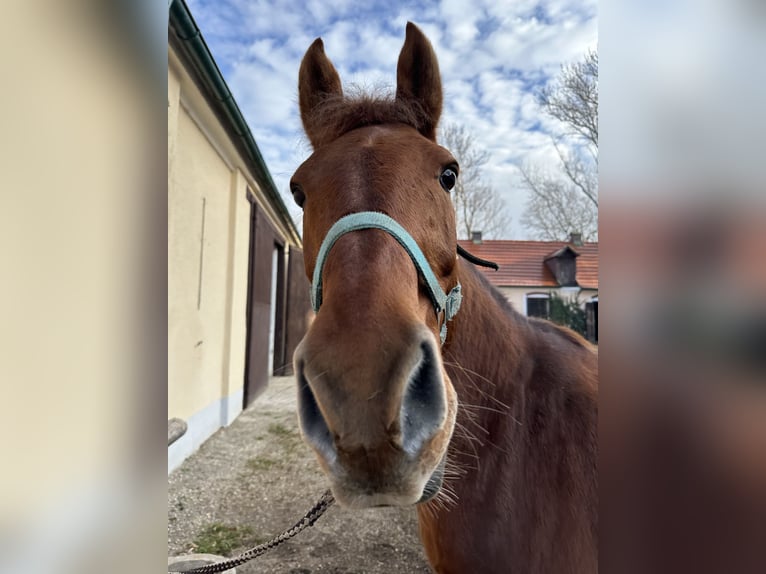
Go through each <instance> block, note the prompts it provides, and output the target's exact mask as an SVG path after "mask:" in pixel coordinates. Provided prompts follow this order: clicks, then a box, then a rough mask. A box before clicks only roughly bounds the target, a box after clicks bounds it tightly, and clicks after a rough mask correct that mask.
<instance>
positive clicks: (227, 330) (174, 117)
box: [168, 49, 289, 431]
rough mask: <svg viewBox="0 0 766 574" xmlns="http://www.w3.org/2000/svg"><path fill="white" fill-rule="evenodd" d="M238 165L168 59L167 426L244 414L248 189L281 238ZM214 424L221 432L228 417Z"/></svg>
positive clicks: (184, 75)
mask: <svg viewBox="0 0 766 574" xmlns="http://www.w3.org/2000/svg"><path fill="white" fill-rule="evenodd" d="M246 165H247V164H246V163H245V162H244V161H243V160H242V158H241V157H240V155H239V152H238V150H237V148H236V147H234V145H233V143H232V141H231V139H230V137H229V135H228V134H227V132H226V131H225V129H224V127H223V126H222V124H221V123H220V121H219V120H218V118H217V117H216V115H215V114H214V113H213V112H212V110H211V109H210V106H209V104H208V102H207V101H206V100H205V98H204V97H203V95H202V93H201V92H200V90H199V89H198V87H197V85H196V84H195V83H194V81H193V80H192V78H191V76H190V75H189V72H188V70H186V69H185V68H184V66H183V65H182V63H181V62H180V60H179V59H178V58H177V56H176V54H175V52H174V51H173V50H172V49H170V50H169V54H168V418H171V417H178V418H182V419H184V420H189V418H190V417H192V416H193V415H195V414H197V415H199V414H200V413H201V412H202V411H203V410H204V409H206V408H208V409H209V408H211V407H215V404H216V402H218V401H221V400H222V399H225V398H226V397H229V398H231V401H230V403H231V404H229V405H228V406H227V407H225V408H227V409H228V410H229V411H231V410H232V409H234V410H235V411H236V410H238V409H241V406H242V405H241V398H239V395H237V393H241V391H242V389H243V387H244V375H245V352H246V348H245V346H246V334H247V325H246V305H247V288H248V261H249V240H250V209H251V207H250V203H249V202H248V200H247V190H248V189H249V190H250V191H251V192H252V194H253V196H254V197H255V198H256V201H257V202H258V204H259V205H260V206H261V207H262V208H263V213H264V214H265V215H266V216H267V217H269V219H270V220H271V221H272V224H273V227H274V229H276V230H278V232H281V233H285V234H286V232H285V231H284V225H283V224H282V225H281V224H280V222H279V221H277V220H276V217H275V215H274V213H275V212H274V209H273V208H272V207H271V205H269V203H268V200H267V199H266V196H265V194H264V193H263V191H262V190H261V189H260V187H259V186H258V184H257V183H256V182H255V180H254V178H253V177H252V175H251V174H250V172H249V171H247V167H246ZM203 204H204V238H203V230H202V229H203ZM284 239H285V240H286V241H287V243H288V245H289V239H288V238H287V236H286V235H285V237H284ZM237 401H238V402H239V404H234V403H236V402H237ZM219 418H220V419H221V424H226V422H227V420H228V419H229V418H231V417H227V415H226V413H221V415H220V417H219ZM190 431H191V429H190Z"/></svg>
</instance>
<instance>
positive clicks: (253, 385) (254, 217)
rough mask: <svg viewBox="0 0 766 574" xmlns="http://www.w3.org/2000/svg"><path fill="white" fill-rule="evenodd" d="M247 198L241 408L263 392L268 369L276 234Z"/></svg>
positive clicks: (270, 368) (267, 378)
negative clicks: (246, 257)
mask: <svg viewBox="0 0 766 574" xmlns="http://www.w3.org/2000/svg"><path fill="white" fill-rule="evenodd" d="M248 199H250V205H251V216H250V261H249V265H248V268H249V273H248V296H247V310H246V321H247V336H246V347H247V348H246V353H245V392H244V399H243V400H244V407H247V406H248V405H249V404H250V403H252V402H253V400H254V399H255V398H256V397H257V396H258V395H259V394H260V393H262V392H263V391H264V389H265V388H266V385H267V384H268V382H269V375H270V373H271V370H272V366H271V365H270V364H269V343H270V322H271V300H272V294H271V290H272V262H273V253H274V248H275V245H276V243H275V242H276V240H277V235H276V233H275V231H274V229H273V228H272V226H271V224H270V223H269V221H268V219H267V218H266V216H265V214H264V213H263V211H262V210H261V209H260V208H259V207H258V204H257V203H255V201H254V199H253V198H252V197H251V196H250V195H248ZM277 284H279V281H277ZM277 300H278V297H277ZM275 354H276V346H275Z"/></svg>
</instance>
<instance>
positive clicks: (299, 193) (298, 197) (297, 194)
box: [290, 183, 306, 209]
mask: <svg viewBox="0 0 766 574" xmlns="http://www.w3.org/2000/svg"><path fill="white" fill-rule="evenodd" d="M290 191H291V192H292V194H293V201H295V203H296V204H297V205H298V207H300V208H301V209H303V202H304V201H306V194H304V193H303V190H302V189H301V186H300V185H298V184H297V183H293V184H291V185H290Z"/></svg>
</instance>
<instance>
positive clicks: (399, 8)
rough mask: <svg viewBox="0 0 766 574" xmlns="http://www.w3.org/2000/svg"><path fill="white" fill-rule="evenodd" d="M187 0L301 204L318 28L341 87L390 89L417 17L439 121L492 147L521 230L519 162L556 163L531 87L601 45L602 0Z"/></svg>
mask: <svg viewBox="0 0 766 574" xmlns="http://www.w3.org/2000/svg"><path fill="white" fill-rule="evenodd" d="M187 2H188V4H189V6H190V8H191V10H192V13H193V15H194V17H195V19H196V21H197V24H198V25H199V27H200V28H201V29H202V33H203V35H204V37H205V39H206V41H207V42H208V45H209V47H210V49H211V52H212V53H213V57H214V58H215V59H216V62H217V63H218V65H219V67H220V68H221V70H222V72H223V74H224V77H225V78H226V80H227V82H228V84H229V86H230V88H231V90H232V92H233V93H234V97H235V99H236V100H237V102H238V104H239V106H240V108H241V109H242V112H243V114H244V116H245V118H246V120H247V122H248V124H249V125H250V129H251V131H252V132H253V135H254V137H255V138H256V142H257V143H258V147H259V148H260V150H261V153H262V154H263V156H264V159H265V160H266V163H267V165H268V166H269V169H270V171H271V173H272V177H273V178H274V181H275V183H276V184H277V187H278V188H279V190H280V192H281V193H282V194H283V196H284V197H285V201H286V203H287V205H288V207H289V208H290V209H291V211H292V212H293V213H294V214H296V215H297V214H299V210H297V208H293V203H292V199H291V197H290V194H289V189H288V188H289V178H290V176H291V175H292V173H293V172H294V171H295V169H296V168H297V167H298V165H300V163H301V162H302V161H303V160H304V159H305V158H306V157H308V155H309V154H310V148H309V146H308V145H307V143H306V141H305V138H304V136H303V134H302V130H301V124H300V118H299V114H298V107H297V80H298V68H299V65H300V60H301V58H302V56H303V54H304V53H305V50H306V49H307V48H308V46H309V45H310V44H311V42H312V41H313V40H314V38H316V37H322V38H323V40H324V44H325V50H326V52H327V54H328V56H329V57H330V58H331V59H332V61H333V63H334V64H335V66H336V67H337V69H338V71H339V72H340V74H341V78H342V80H343V82H344V86H349V85H351V84H357V85H360V86H366V87H372V88H380V87H381V86H388V87H389V88H393V86H394V84H395V78H396V62H397V58H398V54H399V50H400V49H401V46H402V43H403V41H404V26H405V24H406V22H407V21H414V22H415V23H417V24H418V25H419V26H420V27H421V29H422V30H423V31H424V32H425V33H426V35H427V36H428V37H429V39H430V40H431V42H432V44H433V46H434V49H435V51H436V54H437V56H438V58H439V65H440V69H441V72H442V80H443V84H444V91H445V109H444V114H443V121H444V122H456V123H461V124H464V125H465V126H466V127H467V128H468V130H469V131H470V132H471V133H472V134H473V135H474V136H475V139H476V141H477V142H479V143H480V144H481V145H482V146H483V147H484V148H485V149H486V150H487V151H488V152H490V154H491V157H492V160H491V162H490V164H491V165H488V166H487V172H486V174H485V177H486V179H487V180H488V181H489V182H490V183H492V185H493V186H494V187H495V188H496V189H498V190H499V191H500V192H501V195H502V196H503V197H504V198H506V200H507V201H508V203H509V206H508V207H509V212H510V213H511V215H512V217H513V219H514V223H513V224H512V228H511V229H510V230H509V231H508V237H518V238H521V237H523V235H524V230H523V228H522V227H521V226H520V224H519V221H520V219H521V213H522V211H523V205H524V201H525V199H526V192H525V191H524V190H522V189H519V186H518V177H517V175H518V168H517V166H518V165H520V164H521V163H523V162H524V161H535V162H538V163H541V164H542V167H543V168H548V169H551V170H556V169H558V165H557V161H558V160H557V156H556V152H555V150H554V149H553V146H552V145H551V138H550V135H551V134H553V133H555V132H556V130H557V126H556V123H555V121H554V120H551V119H550V118H547V117H545V116H543V115H542V114H541V112H540V110H539V108H538V106H537V104H536V102H535V98H534V92H535V90H538V89H539V88H540V87H542V86H544V85H545V83H546V82H548V81H550V80H551V79H552V78H553V77H554V76H555V74H556V73H557V72H558V70H559V69H560V66H561V64H563V63H566V62H571V61H574V60H577V59H579V58H580V57H581V56H582V55H583V54H584V53H585V52H586V51H587V50H588V49H589V48H591V49H592V48H595V47H596V45H597V27H596V2H595V0H589V1H588V2H584V3H583V2H574V1H573V0H546V1H544V2H535V1H531V0H513V1H510V0H475V1H472V2H467V1H466V0H441V2H438V3H434V2H414V3H411V2H408V3H407V4H397V3H394V2H390V1H379V0H375V1H373V2H365V3H358V2H353V1H352V0H332V1H325V0H308V2H305V1H304V2H293V1H284V0H254V1H253V0H215V1H213V0H187Z"/></svg>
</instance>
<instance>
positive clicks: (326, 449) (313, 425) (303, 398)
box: [297, 363, 337, 463]
mask: <svg viewBox="0 0 766 574" xmlns="http://www.w3.org/2000/svg"><path fill="white" fill-rule="evenodd" d="M297 375H298V377H297V378H298V420H299V421H300V425H301V429H302V430H303V435H304V437H305V438H306V441H307V442H309V443H310V444H311V445H312V446H313V447H314V448H316V449H317V450H318V451H319V452H320V453H322V455H323V456H324V457H325V459H326V460H327V462H328V463H332V462H333V461H334V460H335V458H336V456H337V453H336V450H335V446H334V444H333V439H332V436H331V434H330V429H329V428H328V427H327V422H326V421H325V420H324V417H323V416H322V411H321V410H319V405H318V404H317V400H316V397H315V396H314V392H313V391H312V390H311V386H310V385H309V382H308V380H307V379H306V376H305V374H304V372H303V364H302V363H299V364H298V369H297Z"/></svg>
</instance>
